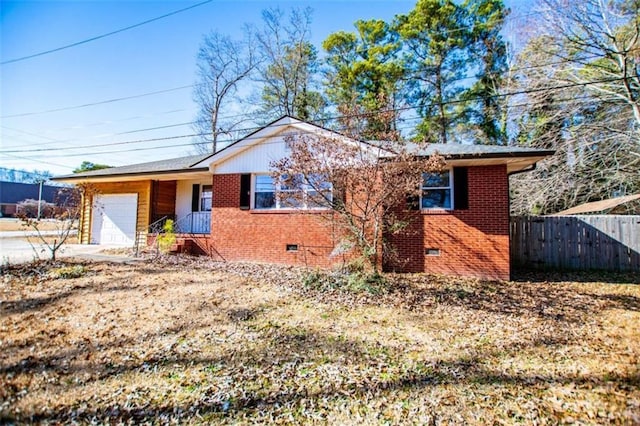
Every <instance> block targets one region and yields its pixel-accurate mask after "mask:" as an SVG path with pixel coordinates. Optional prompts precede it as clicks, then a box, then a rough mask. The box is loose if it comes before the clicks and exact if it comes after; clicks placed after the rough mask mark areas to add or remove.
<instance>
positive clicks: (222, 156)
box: [191, 116, 358, 174]
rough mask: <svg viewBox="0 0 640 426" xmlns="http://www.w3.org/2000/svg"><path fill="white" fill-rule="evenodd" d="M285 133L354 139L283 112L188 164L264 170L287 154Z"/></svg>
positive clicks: (216, 171)
mask: <svg viewBox="0 0 640 426" xmlns="http://www.w3.org/2000/svg"><path fill="white" fill-rule="evenodd" d="M287 134H292V135H304V134H308V135H315V136H318V137H339V138H341V139H343V140H344V141H345V142H347V143H358V142H357V141H354V140H351V139H348V138H346V137H344V136H341V135H339V134H337V133H334V132H332V131H330V130H327V129H323V128H321V127H318V126H315V125H313V124H309V123H305V122H302V121H300V120H297V119H295V118H292V117H286V116H285V117H283V118H281V119H279V120H277V121H275V122H273V123H271V124H270V125H269V126H266V127H263V128H261V129H259V130H257V131H256V132H254V133H252V134H250V135H249V136H247V137H245V138H243V139H240V140H239V141H237V142H236V143H234V144H232V145H229V146H228V147H227V148H224V149H222V150H220V151H218V152H217V153H216V154H214V155H213V156H211V157H208V158H207V159H205V160H203V161H201V162H200V163H198V164H194V165H193V166H191V167H209V170H210V171H211V172H212V173H213V174H234V173H268V172H269V171H271V163H272V162H274V161H278V160H280V159H281V158H284V157H286V156H287V155H288V154H289V152H288V149H287V144H286V142H285V137H286V135H287Z"/></svg>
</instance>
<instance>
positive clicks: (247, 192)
mask: <svg viewBox="0 0 640 426" xmlns="http://www.w3.org/2000/svg"><path fill="white" fill-rule="evenodd" d="M250 206H251V175H249V174H246V175H240V209H241V210H249V208H250Z"/></svg>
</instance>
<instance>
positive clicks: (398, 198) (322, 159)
mask: <svg viewBox="0 0 640 426" xmlns="http://www.w3.org/2000/svg"><path fill="white" fill-rule="evenodd" d="M286 141H287V144H288V145H289V147H290V151H291V153H290V155H289V156H288V157H286V158H284V159H282V160H280V161H276V162H274V163H272V168H273V175H274V177H275V178H276V179H277V180H279V182H280V184H281V187H286V188H288V189H295V188H302V186H307V187H308V189H307V190H306V191H303V190H299V191H293V192H291V191H289V192H286V197H288V198H293V197H298V201H296V202H295V205H297V206H303V205H304V206H306V207H307V208H308V207H309V206H316V207H318V208H324V209H326V210H327V214H324V215H317V216H318V218H320V219H321V220H331V221H334V223H335V225H336V226H335V228H336V229H338V232H340V234H341V235H339V236H338V237H339V238H341V239H342V240H343V241H344V240H346V241H347V242H348V245H349V246H351V247H353V249H354V253H352V254H353V256H354V259H358V260H359V261H361V262H364V263H365V264H366V265H367V268H370V269H371V270H373V271H377V270H378V269H379V267H380V261H381V254H382V250H383V246H384V244H383V237H384V235H385V233H386V232H388V231H390V230H393V231H394V232H397V231H398V230H399V229H401V228H402V227H403V226H402V222H403V220H405V219H406V218H401V217H400V216H398V215H395V214H394V213H396V212H397V210H398V206H401V210H402V206H405V205H406V200H407V197H411V196H417V195H418V194H419V188H420V182H421V179H422V173H423V172H428V171H436V170H438V171H439V170H441V169H442V167H443V164H444V161H443V159H442V157H440V156H434V157H431V158H430V159H420V158H416V157H413V156H411V155H409V154H408V153H407V152H406V151H405V150H404V149H403V147H401V146H398V145H397V144H394V143H391V142H385V143H380V145H370V144H365V143H360V142H356V141H354V140H351V139H347V138H323V137H318V136H312V135H305V136H294V135H289V136H287V139H286ZM292 204H293V203H292ZM302 211H304V210H302ZM405 225H406V224H405Z"/></svg>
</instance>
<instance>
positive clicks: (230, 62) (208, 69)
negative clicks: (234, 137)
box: [193, 31, 258, 153]
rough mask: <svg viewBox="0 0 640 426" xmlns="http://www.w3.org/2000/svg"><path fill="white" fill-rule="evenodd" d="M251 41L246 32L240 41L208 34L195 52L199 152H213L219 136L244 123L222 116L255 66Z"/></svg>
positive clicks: (254, 54) (235, 118) (228, 110)
mask: <svg viewBox="0 0 640 426" xmlns="http://www.w3.org/2000/svg"><path fill="white" fill-rule="evenodd" d="M251 37H252V34H251V32H249V31H246V37H245V39H244V40H233V39H231V38H230V37H228V36H226V35H222V34H220V33H217V32H211V33H210V34H208V35H207V36H206V37H204V39H203V41H202V44H201V46H200V50H199V51H198V71H197V72H198V83H197V84H196V86H195V90H194V93H193V97H194V100H195V101H196V102H197V103H198V105H199V106H200V111H199V113H198V118H197V120H196V124H195V127H196V131H197V132H198V133H199V134H201V135H202V136H201V138H200V141H199V143H198V144H197V145H196V147H197V150H198V151H199V152H202V153H207V152H216V151H217V149H218V138H219V136H220V135H221V134H225V133H229V132H230V131H232V130H233V129H234V127H235V126H237V125H239V124H240V123H242V122H243V121H244V120H243V119H242V118H241V116H242V115H240V114H239V115H237V116H235V117H225V116H224V114H225V113H226V114H229V113H230V112H231V111H232V109H231V108H230V104H231V103H232V102H235V103H239V102H240V100H239V99H237V98H236V97H235V95H236V94H237V92H238V89H239V86H240V84H241V83H242V82H243V81H247V80H248V78H249V76H250V75H251V73H252V72H253V71H254V70H255V68H256V66H257V65H258V55H256V53H255V49H254V48H253V46H252V45H253V42H252V40H251Z"/></svg>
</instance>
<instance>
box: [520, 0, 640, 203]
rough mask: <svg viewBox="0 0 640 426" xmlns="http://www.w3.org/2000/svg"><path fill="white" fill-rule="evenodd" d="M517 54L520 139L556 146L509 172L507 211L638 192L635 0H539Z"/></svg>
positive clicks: (639, 126) (639, 127)
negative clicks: (527, 167)
mask: <svg viewBox="0 0 640 426" xmlns="http://www.w3.org/2000/svg"><path fill="white" fill-rule="evenodd" d="M541 5H542V11H543V12H544V15H543V16H544V17H543V19H542V20H541V21H540V22H538V23H537V26H536V29H537V32H538V33H539V32H540V30H541V29H542V30H543V34H542V35H539V36H538V37H536V38H533V39H532V40H530V42H529V43H528V46H527V48H526V49H525V51H524V52H523V53H522V54H521V55H520V61H519V68H520V70H521V71H520V73H519V76H518V78H519V82H520V85H521V90H522V91H524V92H527V94H526V96H525V98H524V99H523V102H522V103H521V109H520V113H519V114H518V115H519V116H520V117H521V119H520V123H519V136H518V142H519V143H521V144H525V145H531V146H537V147H542V148H552V149H555V150H556V151H557V152H556V155H555V156H554V157H552V158H550V159H548V160H545V161H543V162H541V163H540V165H539V167H538V169H537V170H536V171H535V172H534V173H531V174H528V175H527V176H525V177H519V178H515V179H514V182H513V186H512V188H513V189H514V192H515V194H514V195H515V197H514V200H513V203H512V210H513V212H514V213H516V214H530V213H536V214H545V213H552V212H556V211H559V210H563V209H566V208H569V207H572V206H574V205H576V204H580V203H583V202H588V201H596V200H600V199H603V198H608V197H612V196H616V195H624V194H626V193H634V192H637V191H639V190H640V174H639V173H638V172H637V170H638V165H640V133H639V130H640V121H639V118H640V115H639V113H640V108H639V102H638V96H639V95H640V79H639V74H638V68H637V67H638V63H637V57H638V53H637V51H638V50H637V49H638V48H637V46H638V38H639V36H640V31H639V22H640V16H639V13H638V11H639V9H638V6H639V3H638V2H636V1H612V2H604V1H600V0H585V1H583V2H575V3H574V2H571V3H568V2H565V1H560V0H543V1H542V2H541Z"/></svg>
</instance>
